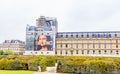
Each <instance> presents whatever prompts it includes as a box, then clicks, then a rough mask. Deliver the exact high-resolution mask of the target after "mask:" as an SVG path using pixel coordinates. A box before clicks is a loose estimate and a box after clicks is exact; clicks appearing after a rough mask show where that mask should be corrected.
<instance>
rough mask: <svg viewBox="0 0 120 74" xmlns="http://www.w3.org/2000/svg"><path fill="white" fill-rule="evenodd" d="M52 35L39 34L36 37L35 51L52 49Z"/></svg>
mask: <svg viewBox="0 0 120 74" xmlns="http://www.w3.org/2000/svg"><path fill="white" fill-rule="evenodd" d="M53 40H54V39H53V36H50V35H39V36H37V39H36V50H37V51H53Z"/></svg>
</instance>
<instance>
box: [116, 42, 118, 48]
mask: <svg viewBox="0 0 120 74" xmlns="http://www.w3.org/2000/svg"><path fill="white" fill-rule="evenodd" d="M116 48H118V40H116Z"/></svg>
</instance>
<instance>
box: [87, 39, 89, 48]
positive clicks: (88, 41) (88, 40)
mask: <svg viewBox="0 0 120 74" xmlns="http://www.w3.org/2000/svg"><path fill="white" fill-rule="evenodd" d="M87 48H88V49H89V40H87Z"/></svg>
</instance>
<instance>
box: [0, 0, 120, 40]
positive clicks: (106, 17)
mask: <svg viewBox="0 0 120 74" xmlns="http://www.w3.org/2000/svg"><path fill="white" fill-rule="evenodd" d="M39 16H46V17H56V18H57V20H58V31H59V32H64V31H65V32H67V31H69V32H78V31H79V32H83V31H120V0H0V42H3V41H4V40H10V39H19V40H23V41H25V33H26V32H25V27H26V24H30V25H34V26H35V25H36V24H35V23H36V21H35V20H36V19H37V18H38V17H39Z"/></svg>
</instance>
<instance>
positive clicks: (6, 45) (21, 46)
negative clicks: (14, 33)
mask: <svg viewBox="0 0 120 74" xmlns="http://www.w3.org/2000/svg"><path fill="white" fill-rule="evenodd" d="M0 50H3V51H5V50H11V51H13V52H14V54H23V52H24V51H25V42H23V41H20V40H5V41H4V42H3V43H1V44H0Z"/></svg>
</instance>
